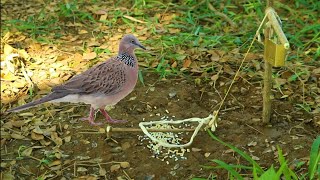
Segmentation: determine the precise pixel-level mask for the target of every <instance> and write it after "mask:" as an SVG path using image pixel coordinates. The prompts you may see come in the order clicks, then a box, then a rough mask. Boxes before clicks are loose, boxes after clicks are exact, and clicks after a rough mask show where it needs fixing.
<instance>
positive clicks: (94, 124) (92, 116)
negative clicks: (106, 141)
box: [80, 107, 102, 126]
mask: <svg viewBox="0 0 320 180" xmlns="http://www.w3.org/2000/svg"><path fill="white" fill-rule="evenodd" d="M94 112H95V110H94V108H92V107H91V108H90V113H89V117H84V118H80V120H82V121H89V123H90V124H91V125H93V126H100V125H101V124H102V123H96V122H94Z"/></svg>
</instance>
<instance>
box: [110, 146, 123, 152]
mask: <svg viewBox="0 0 320 180" xmlns="http://www.w3.org/2000/svg"><path fill="white" fill-rule="evenodd" d="M110 152H112V153H120V152H122V148H121V147H120V146H117V147H114V148H111V149H110Z"/></svg>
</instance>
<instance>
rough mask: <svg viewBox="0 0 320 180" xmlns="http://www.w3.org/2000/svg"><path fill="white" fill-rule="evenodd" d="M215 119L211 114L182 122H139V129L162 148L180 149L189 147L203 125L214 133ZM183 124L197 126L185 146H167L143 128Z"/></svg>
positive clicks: (167, 144)
mask: <svg viewBox="0 0 320 180" xmlns="http://www.w3.org/2000/svg"><path fill="white" fill-rule="evenodd" d="M216 121H217V118H216V115H215V116H213V115H212V114H210V115H209V116H208V117H206V118H189V119H184V120H175V121H151V122H140V123H139V127H140V128H141V130H142V132H143V133H144V134H145V135H147V136H148V137H149V138H150V139H151V140H152V141H154V142H156V143H158V144H159V145H160V146H163V147H168V148H178V147H180V148H182V147H187V146H190V145H191V144H192V142H193V139H194V138H195V136H196V135H197V134H198V132H199V130H200V129H201V127H202V126H203V125H204V124H207V127H208V125H209V127H211V130H212V131H215V129H216V127H217V122H216ZM185 122H198V123H199V124H198V126H197V127H196V129H195V130H194V132H193V134H192V136H191V138H190V141H189V142H188V143H186V144H169V143H167V142H164V141H161V140H159V139H157V138H155V137H154V136H152V135H151V134H150V133H149V132H148V130H147V129H146V127H145V126H150V125H154V124H181V123H185Z"/></svg>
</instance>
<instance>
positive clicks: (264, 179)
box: [259, 165, 280, 180]
mask: <svg viewBox="0 0 320 180" xmlns="http://www.w3.org/2000/svg"><path fill="white" fill-rule="evenodd" d="M276 177H277V173H276V171H275V170H274V168H273V165H272V166H271V167H270V168H269V169H268V170H267V171H266V172H264V173H263V174H262V175H261V176H260V178H259V180H270V179H272V180H277V179H280V178H276Z"/></svg>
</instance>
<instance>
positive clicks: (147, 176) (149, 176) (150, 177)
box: [143, 175, 155, 180]
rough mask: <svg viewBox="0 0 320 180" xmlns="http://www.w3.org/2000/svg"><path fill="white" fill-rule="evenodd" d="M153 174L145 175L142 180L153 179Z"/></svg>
mask: <svg viewBox="0 0 320 180" xmlns="http://www.w3.org/2000/svg"><path fill="white" fill-rule="evenodd" d="M154 177H155V175H146V176H145V177H144V178H143V179H144V180H152V179H154Z"/></svg>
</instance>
